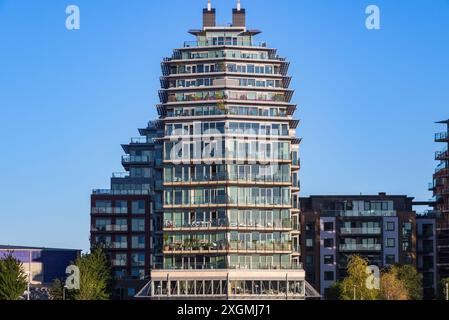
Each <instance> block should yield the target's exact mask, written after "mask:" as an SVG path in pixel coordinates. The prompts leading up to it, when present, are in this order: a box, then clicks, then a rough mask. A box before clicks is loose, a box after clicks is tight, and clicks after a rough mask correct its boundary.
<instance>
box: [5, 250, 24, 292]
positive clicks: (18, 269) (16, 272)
mask: <svg viewBox="0 0 449 320" xmlns="http://www.w3.org/2000/svg"><path fill="white" fill-rule="evenodd" d="M27 285H28V281H27V276H26V274H25V272H24V271H23V266H22V263H21V262H20V261H19V260H17V259H16V258H14V256H13V255H12V253H11V252H10V253H9V254H8V255H7V256H6V257H5V258H3V259H1V260H0V300H18V299H19V298H20V297H21V296H22V295H23V293H24V292H25V291H26V289H27Z"/></svg>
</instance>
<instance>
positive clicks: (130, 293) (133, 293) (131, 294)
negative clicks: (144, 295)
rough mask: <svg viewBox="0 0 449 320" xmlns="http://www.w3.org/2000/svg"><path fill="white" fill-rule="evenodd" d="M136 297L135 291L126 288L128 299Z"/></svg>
mask: <svg viewBox="0 0 449 320" xmlns="http://www.w3.org/2000/svg"><path fill="white" fill-rule="evenodd" d="M135 295H136V289H134V288H128V297H134V296H135Z"/></svg>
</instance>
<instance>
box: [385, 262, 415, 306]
mask: <svg viewBox="0 0 449 320" xmlns="http://www.w3.org/2000/svg"><path fill="white" fill-rule="evenodd" d="M397 271H398V269H397V268H391V269H390V270H388V271H385V272H383V273H382V276H381V278H380V293H379V299H382V300H409V293H408V291H407V288H406V285H405V282H404V281H402V280H400V279H399V277H398V272H397Z"/></svg>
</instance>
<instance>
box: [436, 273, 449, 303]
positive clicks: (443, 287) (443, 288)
mask: <svg viewBox="0 0 449 320" xmlns="http://www.w3.org/2000/svg"><path fill="white" fill-rule="evenodd" d="M446 284H449V278H445V279H442V280H441V282H440V285H439V287H440V288H439V290H438V291H439V296H440V299H441V300H446V298H447V294H446Z"/></svg>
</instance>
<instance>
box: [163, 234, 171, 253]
mask: <svg viewBox="0 0 449 320" xmlns="http://www.w3.org/2000/svg"><path fill="white" fill-rule="evenodd" d="M169 241H170V236H169V235H168V234H167V233H164V251H169V250H170V243H169Z"/></svg>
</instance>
